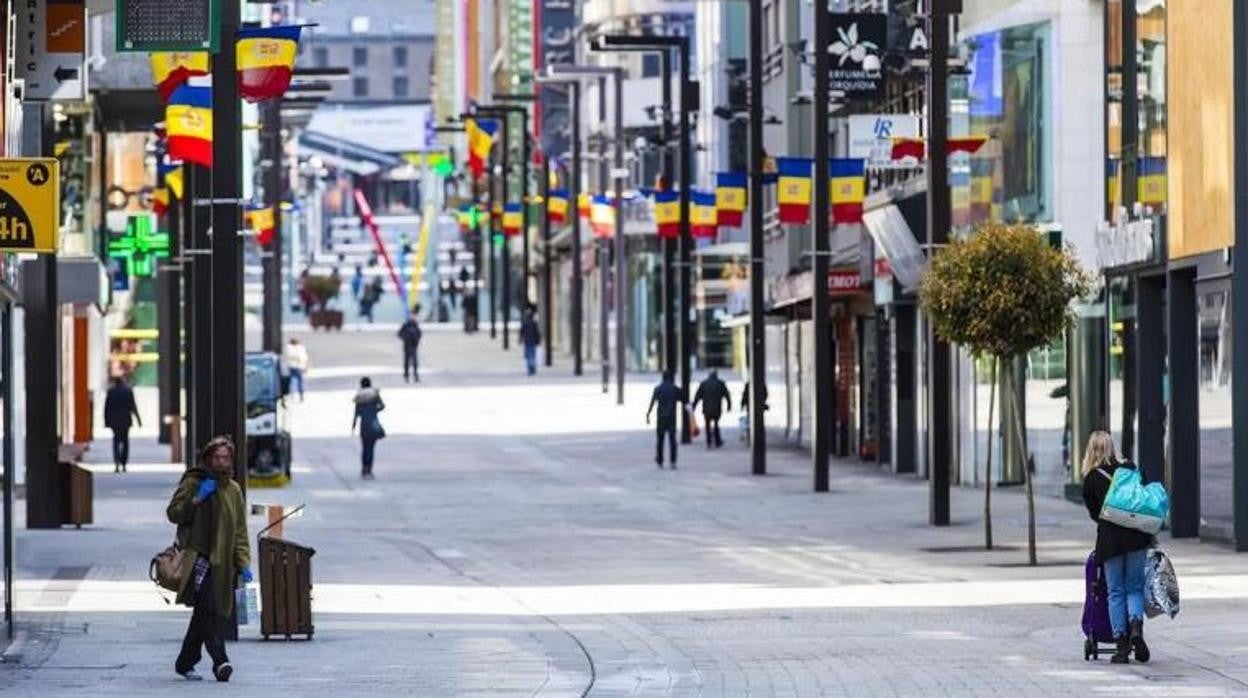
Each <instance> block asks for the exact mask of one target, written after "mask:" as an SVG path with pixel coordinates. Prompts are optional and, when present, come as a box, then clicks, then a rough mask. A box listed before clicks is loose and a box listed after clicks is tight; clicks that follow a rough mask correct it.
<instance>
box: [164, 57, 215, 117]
mask: <svg viewBox="0 0 1248 698" xmlns="http://www.w3.org/2000/svg"><path fill="white" fill-rule="evenodd" d="M208 72H209V65H208V53H207V52H203V51H178V52H156V53H153V54H152V81H153V82H155V83H156V91H157V92H159V93H160V100H161V101H162V102H165V103H166V104H168V102H169V97H170V95H172V94H173V91H174V90H176V89H178V88H179V87H181V86H182V85H184V84H186V81H187V80H190V79H191V78H193V77H199V76H202V75H207V74H208Z"/></svg>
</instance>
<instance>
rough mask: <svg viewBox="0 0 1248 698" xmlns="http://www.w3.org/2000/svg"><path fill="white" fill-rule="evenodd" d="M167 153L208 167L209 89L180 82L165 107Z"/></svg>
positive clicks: (209, 155)
mask: <svg viewBox="0 0 1248 698" xmlns="http://www.w3.org/2000/svg"><path fill="white" fill-rule="evenodd" d="M165 128H166V130H167V131H168V133H169V156H170V157H172V158H175V159H178V160H185V161H186V162H193V163H195V164H197V165H203V166H204V167H212V88H211V87H191V86H190V85H183V86H181V87H179V88H178V89H176V90H174V91H173V94H171V95H170V96H169V104H168V106H166V107H165Z"/></svg>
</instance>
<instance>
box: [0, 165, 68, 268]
mask: <svg viewBox="0 0 1248 698" xmlns="http://www.w3.org/2000/svg"><path fill="white" fill-rule="evenodd" d="M60 182H61V169H60V163H58V162H57V161H56V160H55V159H54V158H0V250H3V251H5V252H56V247H57V232H58V228H59V225H60V222H59V220H60V211H61V184H60Z"/></svg>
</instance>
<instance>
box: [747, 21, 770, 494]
mask: <svg viewBox="0 0 1248 698" xmlns="http://www.w3.org/2000/svg"><path fill="white" fill-rule="evenodd" d="M749 22H750V23H749V27H750V60H749V71H750V76H749V91H750V92H749V95H750V105H749V109H750V134H749V135H750V196H749V200H748V202H747V205H748V206H749V209H750V355H749V361H750V413H749V418H750V472H752V473H753V474H755V475H765V474H766V473H767V430H766V425H765V422H764V420H763V417H764V413H763V408H764V407H765V403H766V401H767V398H766V397H765V396H766V394H767V383H766V380H767V365H766V360H767V352H766V334H765V330H766V328H765V326H764V325H763V302H764V296H763V273H764V269H763V255H764V250H763V158H764V157H765V154H764V152H765V151H764V149H763V6H762V3H759V2H752V3H750V20H749Z"/></svg>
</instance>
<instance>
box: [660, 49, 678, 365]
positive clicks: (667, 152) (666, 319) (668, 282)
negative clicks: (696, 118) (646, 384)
mask: <svg viewBox="0 0 1248 698" xmlns="http://www.w3.org/2000/svg"><path fill="white" fill-rule="evenodd" d="M659 57H660V60H661V65H662V69H663V122H662V125H661V126H660V130H659V137H660V138H661V139H662V140H663V145H662V147H661V148H660V150H659V153H660V154H661V159H662V165H661V169H662V172H663V188H664V189H667V188H669V187H671V186H672V173H673V172H674V171H675V169H676V168H675V167H673V165H672V52H671V51H670V50H668V49H664V50H663V51H662V52H661V53H660V54H659ZM660 244H661V245H662V248H663V249H662V252H663V289H662V293H663V367H664V368H665V369H666V370H668V371H671V373H672V375H676V367H677V362H676V344H677V342H676V244H677V241H676V240H674V239H672V238H670V237H666V238H663V239H662V241H661V242H660Z"/></svg>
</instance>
